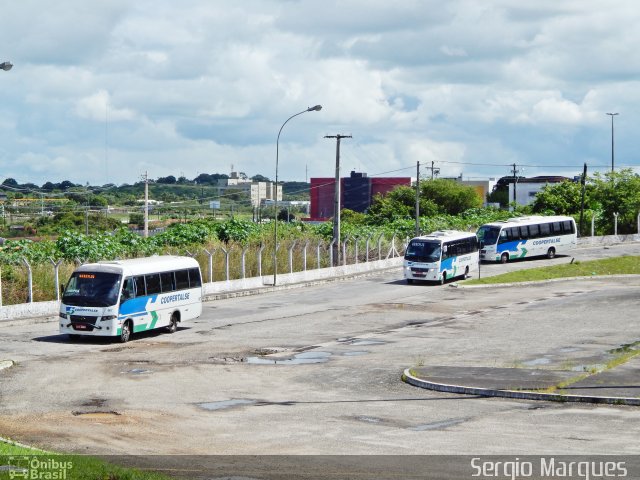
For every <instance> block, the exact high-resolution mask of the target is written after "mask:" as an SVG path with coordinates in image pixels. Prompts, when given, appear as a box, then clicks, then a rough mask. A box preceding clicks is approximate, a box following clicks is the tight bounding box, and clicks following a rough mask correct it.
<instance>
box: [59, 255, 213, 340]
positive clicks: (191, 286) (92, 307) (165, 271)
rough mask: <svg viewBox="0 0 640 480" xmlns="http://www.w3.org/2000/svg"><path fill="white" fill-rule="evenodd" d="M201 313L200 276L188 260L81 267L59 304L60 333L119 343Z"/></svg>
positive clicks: (156, 259) (159, 258)
mask: <svg viewBox="0 0 640 480" xmlns="http://www.w3.org/2000/svg"><path fill="white" fill-rule="evenodd" d="M201 313H202V275H201V273H200V266H199V265H198V262H197V261H196V260H194V259H193V258H191V257H179V256H170V255H164V256H153V257H147V258H136V259H130V260H117V261H111V262H97V263H89V264H85V265H81V266H80V267H78V268H77V269H76V270H75V271H74V272H73V273H72V274H71V278H70V279H69V282H68V283H67V285H66V288H65V289H64V293H63V295H62V301H61V302H60V312H59V317H60V318H59V320H60V333H61V334H67V335H68V336H69V338H70V339H75V338H77V337H79V336H80V335H85V336H100V337H117V338H118V339H119V340H120V342H122V343H124V342H127V341H129V339H130V338H131V335H132V334H134V333H138V332H143V331H147V330H153V329H156V328H164V329H165V330H166V331H168V332H170V333H173V332H175V331H176V330H177V327H178V323H180V322H183V321H185V320H193V319H195V318H198V317H199V316H200V314H201Z"/></svg>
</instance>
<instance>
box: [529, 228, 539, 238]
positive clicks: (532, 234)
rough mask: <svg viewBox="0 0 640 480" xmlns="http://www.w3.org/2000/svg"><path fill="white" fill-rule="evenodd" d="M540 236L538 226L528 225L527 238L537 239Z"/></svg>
mask: <svg viewBox="0 0 640 480" xmlns="http://www.w3.org/2000/svg"><path fill="white" fill-rule="evenodd" d="M539 236H540V226H539V225H529V238H538V237H539Z"/></svg>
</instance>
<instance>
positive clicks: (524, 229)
mask: <svg viewBox="0 0 640 480" xmlns="http://www.w3.org/2000/svg"><path fill="white" fill-rule="evenodd" d="M520 238H521V239H523V240H525V239H527V238H529V227H528V226H526V225H522V226H521V227H520Z"/></svg>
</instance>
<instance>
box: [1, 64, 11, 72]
mask: <svg viewBox="0 0 640 480" xmlns="http://www.w3.org/2000/svg"><path fill="white" fill-rule="evenodd" d="M12 67H13V64H12V63H11V62H2V63H0V69H2V70H4V71H5V72H8V71H9V70H11V68H12Z"/></svg>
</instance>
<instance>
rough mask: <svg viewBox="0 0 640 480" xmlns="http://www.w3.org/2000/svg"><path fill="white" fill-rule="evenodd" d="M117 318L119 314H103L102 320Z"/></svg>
mask: <svg viewBox="0 0 640 480" xmlns="http://www.w3.org/2000/svg"><path fill="white" fill-rule="evenodd" d="M116 318H118V316H117V315H105V316H103V317H102V318H101V319H100V320H102V321H103V322H104V321H107V320H115V319H116Z"/></svg>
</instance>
